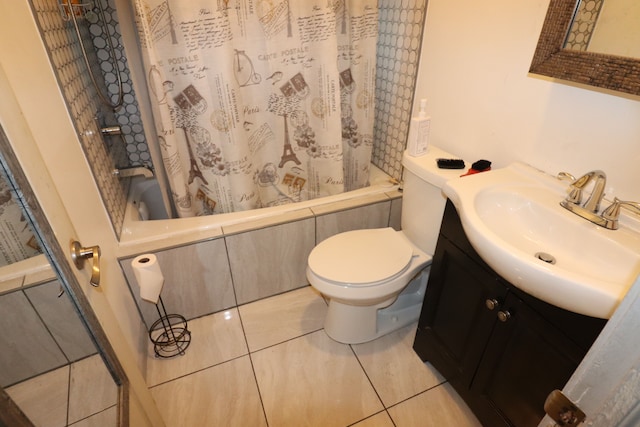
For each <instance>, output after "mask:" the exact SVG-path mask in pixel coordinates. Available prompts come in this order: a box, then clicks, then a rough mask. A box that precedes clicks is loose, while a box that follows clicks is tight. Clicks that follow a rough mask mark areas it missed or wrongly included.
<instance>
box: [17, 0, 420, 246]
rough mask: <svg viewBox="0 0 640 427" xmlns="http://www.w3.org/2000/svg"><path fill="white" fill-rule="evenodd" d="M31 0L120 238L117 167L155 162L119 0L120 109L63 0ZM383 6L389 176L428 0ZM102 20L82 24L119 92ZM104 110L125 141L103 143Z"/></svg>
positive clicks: (399, 146)
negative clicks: (100, 86) (103, 100)
mask: <svg viewBox="0 0 640 427" xmlns="http://www.w3.org/2000/svg"><path fill="white" fill-rule="evenodd" d="M30 1H31V3H32V7H33V10H34V13H35V15H36V17H37V21H38V23H39V26H40V31H41V33H42V37H43V40H44V41H45V44H46V46H47V49H48V51H49V54H50V57H51V61H52V63H53V65H54V68H55V69H56V70H57V73H58V80H59V82H60V87H61V88H62V90H63V93H64V95H65V98H66V100H67V104H68V106H69V110H70V112H71V115H72V117H73V119H74V122H75V125H76V130H77V131H78V134H79V136H80V139H81V141H82V144H83V147H84V150H85V153H86V155H87V158H88V160H89V163H90V164H91V167H92V169H93V174H94V177H95V179H96V182H97V185H98V187H99V188H100V192H101V195H102V199H103V201H104V204H105V207H106V209H107V211H108V213H109V217H110V218H111V222H112V224H113V228H114V230H115V232H116V234H117V235H118V236H119V235H120V232H121V230H122V221H123V218H124V209H125V204H126V190H127V188H125V186H124V185H123V184H121V183H120V182H119V181H118V179H117V178H115V177H114V176H113V174H112V169H113V167H114V166H124V165H140V164H144V165H149V166H151V163H152V162H151V156H150V153H149V150H148V145H147V140H146V138H145V134H144V129H143V125H142V123H141V119H140V114H139V107H138V103H137V101H136V97H135V93H134V90H133V86H132V83H131V79H130V73H129V68H128V66H127V62H126V56H125V53H124V48H123V46H122V40H121V33H120V29H119V24H118V21H117V13H116V10H115V6H114V4H113V0H100V1H102V4H103V7H104V9H105V13H106V17H107V28H108V29H109V32H110V34H111V36H112V42H113V44H114V48H115V50H116V56H117V58H118V69H119V71H120V76H121V78H122V80H123V90H124V104H123V106H122V107H121V108H119V109H117V110H116V111H115V112H114V111H108V109H105V108H104V107H102V106H100V105H99V104H98V101H97V100H96V98H97V97H96V96H95V93H96V92H95V89H94V88H93V86H92V84H91V82H90V80H89V77H88V76H87V73H86V71H85V65H84V63H83V60H82V56H81V52H80V48H79V43H78V42H77V37H76V35H75V32H74V30H73V26H72V24H70V23H69V22H65V21H64V20H63V19H62V16H61V13H60V9H59V6H58V1H57V0H30ZM379 7H380V14H379V40H378V49H377V77H376V126H375V128H374V147H373V157H372V162H373V163H374V164H375V165H376V166H378V167H379V168H381V169H382V170H384V171H385V172H386V173H388V174H389V175H391V176H393V177H395V178H397V179H400V178H401V177H402V165H401V159H402V152H403V151H404V147H405V145H406V138H407V133H408V126H409V120H410V118H411V108H412V104H413V96H414V93H413V92H414V90H413V88H414V86H415V79H416V75H417V71H418V62H419V57H420V44H421V40H422V29H423V26H424V24H423V23H424V19H425V16H426V7H427V0H379ZM97 18H98V14H97V13H96V12H95V11H94V12H92V13H90V14H88V15H87V19H86V20H84V19H81V20H80V24H81V27H82V28H83V38H85V39H86V41H87V45H88V46H90V45H91V44H93V45H95V48H96V49H95V51H94V52H93V53H91V56H92V57H93V58H94V59H95V61H96V62H95V63H96V64H99V67H96V68H97V71H96V75H97V76H100V75H102V76H103V78H104V79H105V81H106V86H107V89H105V91H106V90H108V91H109V92H110V93H111V95H112V96H113V95H114V94H115V93H117V91H118V87H117V85H116V84H115V82H116V74H115V71H114V69H113V65H112V60H111V53H110V51H109V48H108V46H107V44H106V34H105V29H104V27H103V26H102V25H99V22H98V20H97ZM87 22H88V23H89V25H88V26H87ZM88 50H89V51H90V50H91V49H88ZM105 110H107V111H105ZM98 111H101V113H100V114H99V115H100V116H101V117H103V118H102V119H101V121H102V123H100V125H101V126H105V125H114V124H119V125H120V126H121V127H122V130H123V135H122V139H124V141H122V139H121V138H120V137H106V138H105V139H106V140H107V141H106V144H105V143H102V141H101V138H100V133H99V129H98V125H97V124H96V122H95V120H94V117H95V116H96V114H97V112H98ZM112 139H113V140H112ZM110 151H116V153H117V154H116V156H115V157H116V160H115V161H114V160H111V159H110V154H113V153H110ZM120 151H122V153H120ZM123 182H124V181H123Z"/></svg>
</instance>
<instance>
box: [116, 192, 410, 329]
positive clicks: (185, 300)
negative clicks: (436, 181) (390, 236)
mask: <svg viewBox="0 0 640 427" xmlns="http://www.w3.org/2000/svg"><path fill="white" fill-rule="evenodd" d="M354 203H358V204H357V205H354ZM401 209H402V198H401V193H400V192H397V191H394V192H390V193H385V194H379V195H373V196H370V197H368V198H365V199H364V200H363V199H362V198H361V199H358V201H357V202H354V201H350V200H347V201H343V202H337V203H331V204H327V205H322V206H319V207H314V208H310V209H300V210H298V211H294V212H292V213H290V214H286V215H283V216H280V217H274V218H269V219H268V220H266V221H265V220H259V221H254V222H248V223H243V224H236V225H233V226H229V227H223V236H222V237H219V238H214V239H210V240H206V241H200V242H193V243H191V244H188V245H183V246H178V247H173V246H170V245H167V247H165V248H159V249H158V250H156V251H153V253H154V254H155V255H156V257H157V258H158V262H159V264H160V266H161V269H162V272H163V275H164V277H165V285H164V288H163V291H162V300H163V302H164V304H165V306H166V308H167V311H168V312H169V313H177V314H181V315H182V316H184V317H185V318H186V319H187V320H190V319H195V318H198V317H202V316H205V315H208V314H211V313H216V312H218V311H222V310H227V309H229V308H232V307H236V306H240V305H243V304H247V303H249V302H252V301H256V300H260V299H264V298H268V297H271V296H273V295H277V294H281V293H284V292H287V291H290V290H292V289H296V288H300V287H303V286H307V285H308V281H307V278H306V267H307V257H308V256H309V253H310V252H311V250H312V249H313V248H314V246H315V245H317V244H318V243H320V242H321V241H322V240H324V239H326V238H328V237H330V236H332V235H334V234H337V233H341V232H344V231H349V230H357V229H363V228H382V227H393V228H394V229H396V230H399V229H400V217H401ZM178 221H179V220H178ZM134 258H135V256H128V257H125V258H121V259H119V262H120V266H121V268H122V270H123V272H124V274H125V276H126V278H127V282H128V284H129V288H130V290H131V293H132V295H133V298H134V300H135V302H136V305H137V307H138V310H139V312H140V315H141V317H142V319H143V321H144V323H145V324H146V326H147V328H148V327H150V326H151V324H153V322H155V321H156V320H157V318H158V314H157V311H156V308H155V307H154V305H153V304H151V303H149V302H146V301H143V300H142V299H141V298H140V292H139V288H138V284H137V282H136V279H135V276H134V273H133V268H132V267H131V261H132V260H133V259H134Z"/></svg>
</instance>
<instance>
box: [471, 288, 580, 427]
mask: <svg viewBox="0 0 640 427" xmlns="http://www.w3.org/2000/svg"><path fill="white" fill-rule="evenodd" d="M501 311H502V313H505V314H506V313H508V318H505V315H502V316H501V320H504V321H499V322H498V323H497V324H496V327H495V328H494V330H493V334H492V335H491V338H490V340H489V343H488V345H487V349H486V352H485V354H484V357H483V359H482V361H481V363H480V366H479V368H478V373H477V375H476V378H475V380H474V383H473V385H472V394H473V395H474V396H477V397H476V398H474V402H473V404H472V406H474V411H475V412H476V414H477V415H478V418H479V419H481V420H482V422H483V424H485V425H500V424H502V423H504V419H507V420H509V422H510V424H511V425H513V426H516V427H529V426H531V427H535V426H537V425H538V423H539V422H540V420H541V419H542V417H543V416H544V409H543V405H544V401H545V398H546V397H547V395H548V394H549V393H550V392H551V391H552V390H554V389H562V387H563V386H564V384H565V383H566V382H567V381H568V380H569V377H570V376H571V374H572V373H573V371H574V370H575V369H576V367H577V366H578V364H579V363H580V361H581V360H582V357H583V356H584V350H581V349H580V348H579V347H578V346H577V345H576V344H574V343H573V342H572V340H570V339H569V337H567V336H565V335H564V334H563V333H562V332H560V330H558V329H557V328H555V327H554V326H553V325H552V324H550V323H549V322H547V321H546V320H544V319H543V318H542V317H541V316H540V315H539V314H538V313H537V312H535V311H534V310H532V309H531V308H530V307H529V306H528V305H527V304H526V303H524V302H523V301H522V300H521V299H519V298H517V297H516V296H514V294H509V296H508V298H507V300H506V301H505V304H504V306H503V307H502V309H501Z"/></svg>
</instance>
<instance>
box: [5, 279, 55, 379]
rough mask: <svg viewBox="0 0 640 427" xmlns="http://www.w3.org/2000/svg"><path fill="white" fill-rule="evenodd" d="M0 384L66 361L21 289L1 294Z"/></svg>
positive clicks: (50, 368)
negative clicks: (0, 349)
mask: <svg viewBox="0 0 640 427" xmlns="http://www.w3.org/2000/svg"><path fill="white" fill-rule="evenodd" d="M0 313H2V316H0V330H1V331H2V333H1V334H0V348H2V349H3V351H0V386H2V387H6V386H8V385H11V384H15V383H17V382H19V381H22V380H24V379H27V378H31V377H33V376H35V375H38V374H41V373H43V372H47V371H50V370H52V369H55V368H59V367H60V366H63V365H65V364H67V359H66V358H65V357H64V354H62V352H61V351H60V349H59V348H58V346H57V345H56V343H55V341H54V340H53V338H52V337H51V334H49V332H48V331H47V329H46V328H45V326H44V324H43V323H42V321H41V320H40V318H39V317H38V315H37V314H36V312H35V310H34V309H33V307H32V306H31V304H29V301H28V300H27V297H26V296H25V295H24V293H22V291H16V292H11V293H9V294H5V295H2V296H0Z"/></svg>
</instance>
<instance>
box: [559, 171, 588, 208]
mask: <svg viewBox="0 0 640 427" xmlns="http://www.w3.org/2000/svg"><path fill="white" fill-rule="evenodd" d="M556 178H558V179H560V180H566V181H571V186H570V187H569V189H570V190H571V191H570V192H569V195H568V196H567V198H566V201H567V202H570V203H573V204H575V205H579V204H580V203H582V188H581V187H577V186H574V185H573V184H575V183H576V181H577V180H576V177H575V176H573V175H571V174H570V173H569V172H558V175H556Z"/></svg>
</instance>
